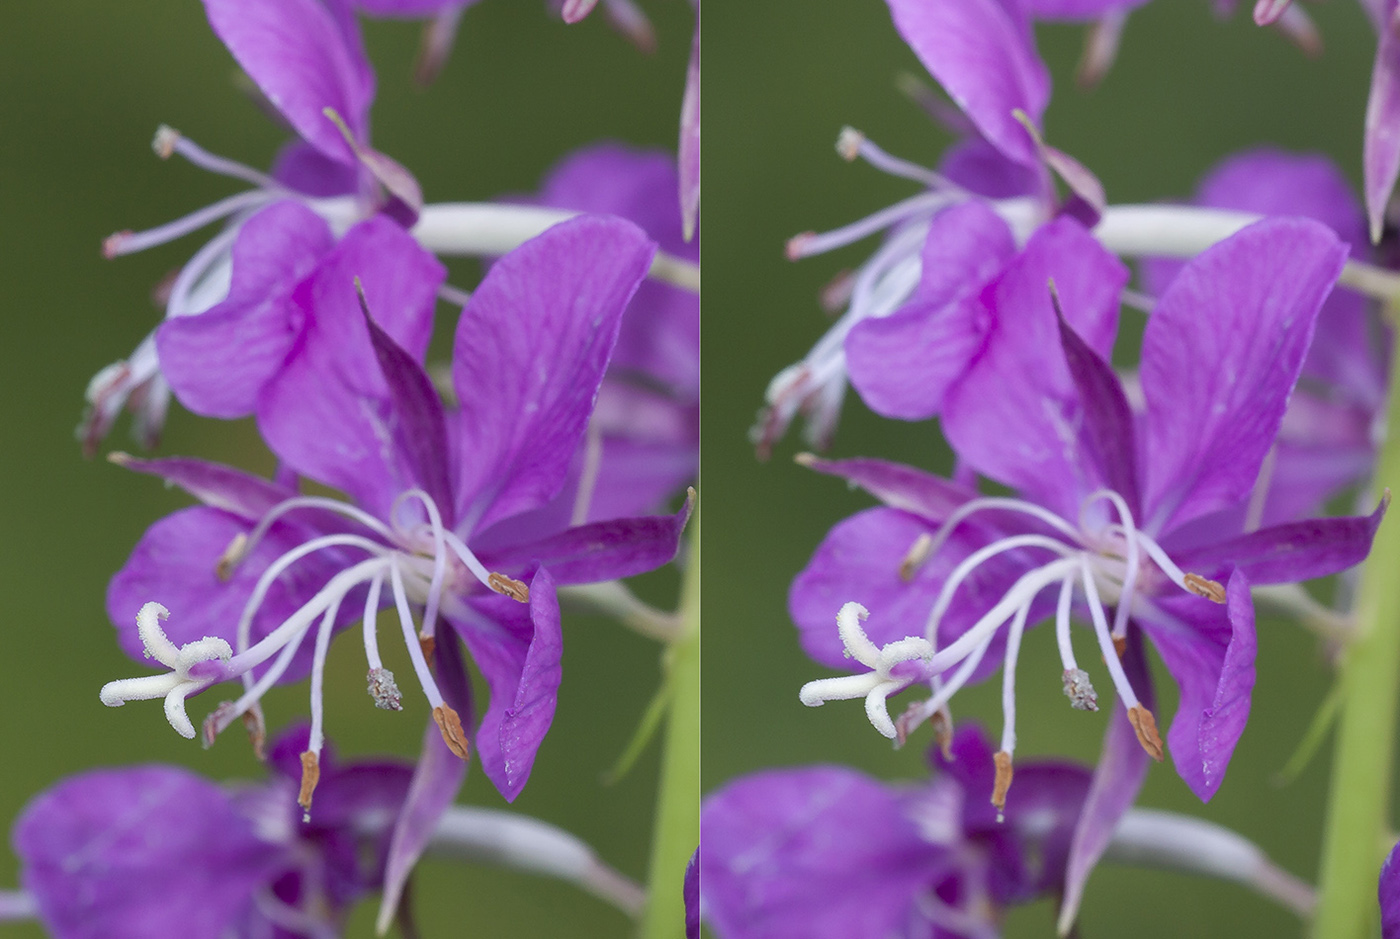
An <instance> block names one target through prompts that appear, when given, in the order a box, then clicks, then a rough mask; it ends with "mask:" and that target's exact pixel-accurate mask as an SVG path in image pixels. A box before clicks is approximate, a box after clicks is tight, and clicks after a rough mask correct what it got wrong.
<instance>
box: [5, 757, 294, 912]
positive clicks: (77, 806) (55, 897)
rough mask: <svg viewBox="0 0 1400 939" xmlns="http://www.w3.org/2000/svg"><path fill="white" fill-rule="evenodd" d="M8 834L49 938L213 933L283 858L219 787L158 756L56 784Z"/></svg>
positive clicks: (244, 905) (240, 908)
mask: <svg viewBox="0 0 1400 939" xmlns="http://www.w3.org/2000/svg"><path fill="white" fill-rule="evenodd" d="M14 843H15V851H16V853H18V854H19V856H20V858H21V859H22V860H23V862H24V870H23V872H22V874H21V883H22V884H23V885H24V887H25V889H26V890H28V891H29V893H30V894H31V895H32V896H33V897H34V900H35V902H36V903H37V905H38V908H39V915H40V917H41V919H42V920H43V922H44V924H45V925H46V926H47V927H48V928H49V929H50V930H52V932H53V935H54V936H55V937H57V939H145V937H148V936H175V935H178V936H188V937H190V939H219V937H221V936H224V935H227V933H228V930H229V929H230V927H232V926H233V925H234V924H235V923H236V922H237V921H238V919H239V918H240V916H242V915H243V914H244V912H245V910H247V909H248V907H249V905H250V904H251V902H252V898H253V893H254V891H255V890H256V889H257V888H258V887H259V885H260V884H262V883H263V882H264V881H265V880H266V879H267V878H268V877H269V876H271V875H272V873H273V872H274V871H275V869H276V867H277V866H278V865H279V864H281V863H284V859H283V858H282V857H281V854H282V850H281V849H280V848H278V847H277V846H275V845H272V844H269V843H267V842H265V841H263V840H261V839H259V838H258V837H257V836H256V834H255V832H254V831H253V826H252V823H251V822H250V821H249V820H248V819H246V818H245V817H243V816H242V815H241V814H240V813H239V812H238V811H237V809H236V808H235V807H234V805H233V804H232V803H231V802H230V800H229V798H228V796H226V795H225V794H224V792H223V790H221V789H220V788H219V787H218V786H216V785H215V784H213V783H211V782H208V781H206V780H204V779H201V778H200V777H198V776H195V775H194V774H193V773H190V772H188V771H186V770H183V769H176V768H174V767H166V766H137V767H129V768H125V769H117V770H99V771H96V772H91V773H86V774H83V775H81V776H75V777H73V778H70V779H68V780H66V781H64V782H62V783H60V784H59V785H57V786H55V787H54V788H53V789H50V790H48V791H47V792H45V793H43V794H42V795H40V796H38V797H37V798H36V799H35V800H34V801H33V802H31V803H30V804H29V805H28V806H27V807H26V808H25V810H24V812H23V813H22V814H21V815H20V817H19V819H18V821H17V822H16V823H15V835H14Z"/></svg>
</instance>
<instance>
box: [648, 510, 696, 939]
mask: <svg viewBox="0 0 1400 939" xmlns="http://www.w3.org/2000/svg"><path fill="white" fill-rule="evenodd" d="M681 616H682V625H681V629H680V633H679V634H678V635H677V637H676V640H675V642H673V643H672V644H671V646H670V647H669V648H668V649H667V650H666V669H667V671H668V673H669V674H668V676H667V680H668V681H669V682H671V683H672V696H671V714H670V719H669V724H668V725H667V728H666V744H665V747H666V748H665V750H664V752H663V753H662V757H661V760H662V762H661V792H660V795H659V797H658V799H657V805H656V827H655V829H654V831H653V834H652V842H651V870H650V872H649V875H648V877H647V908H646V914H645V916H644V918H643V920H642V931H641V935H642V936H643V937H644V939H670V937H681V936H684V935H685V901H684V899H683V897H682V895H681V884H682V881H683V879H684V877H685V866H686V864H688V863H689V862H690V857H691V855H692V854H694V853H695V848H696V846H697V845H698V844H699V843H700V514H699V512H696V514H695V515H694V516H693V517H692V518H691V520H690V563H689V566H688V567H687V569H686V573H685V583H684V584H683V585H682V587H681Z"/></svg>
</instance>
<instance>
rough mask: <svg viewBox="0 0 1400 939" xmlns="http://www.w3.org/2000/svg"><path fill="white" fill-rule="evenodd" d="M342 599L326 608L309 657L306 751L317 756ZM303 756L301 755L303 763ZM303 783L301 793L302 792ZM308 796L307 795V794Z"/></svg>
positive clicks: (324, 726) (323, 728) (308, 817)
mask: <svg viewBox="0 0 1400 939" xmlns="http://www.w3.org/2000/svg"><path fill="white" fill-rule="evenodd" d="M342 599H343V597H337V598H336V600H335V602H334V603H332V604H331V605H330V606H328V607H326V612H325V614H324V615H323V616H322V617H321V626H320V628H319V629H317V631H316V648H315V649H314V650H313V651H312V657H311V736H310V737H309V738H308V740H307V744H306V749H307V750H308V752H310V753H314V754H319V753H320V752H321V746H322V744H323V743H324V742H325V738H326V731H325V728H326V706H325V684H326V653H327V651H328V650H329V649H330V645H331V630H332V629H334V627H335V618H336V614H338V613H339V612H340V601H341V600H342ZM304 760H305V754H303V761H304ZM304 785H305V783H304V781H303V791H304ZM308 796H309V794H308ZM302 808H304V809H306V810H307V814H306V818H305V820H306V821H310V809H311V806H310V805H309V804H306V803H303V804H302Z"/></svg>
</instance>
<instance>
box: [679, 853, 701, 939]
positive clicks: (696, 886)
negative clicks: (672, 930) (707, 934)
mask: <svg viewBox="0 0 1400 939" xmlns="http://www.w3.org/2000/svg"><path fill="white" fill-rule="evenodd" d="M681 895H682V896H683V897H684V898H685V939H700V849H699V848H696V849H695V853H694V854H692V855H691V856H690V862H689V863H688V864H686V865H685V882H684V883H682V885H681Z"/></svg>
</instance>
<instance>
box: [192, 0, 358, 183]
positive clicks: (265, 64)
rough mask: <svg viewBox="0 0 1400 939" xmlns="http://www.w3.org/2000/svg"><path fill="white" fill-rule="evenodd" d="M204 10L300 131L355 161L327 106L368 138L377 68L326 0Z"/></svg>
mask: <svg viewBox="0 0 1400 939" xmlns="http://www.w3.org/2000/svg"><path fill="white" fill-rule="evenodd" d="M204 9H205V11H206V12H207V13H208V15H209V25H210V26H212V27H213V29H214V33H215V35H217V36H218V37H219V39H221V40H222V41H223V43H224V45H225V46H227V47H228V50H229V51H230V52H231V53H233V57H234V58H235V59H237V60H238V64H239V65H240V66H242V68H243V70H244V71H245V72H247V73H248V77H250V78H251V79H253V81H254V83H256V84H257V86H258V87H259V88H260V89H261V90H262V92H263V94H265V95H267V97H268V100H269V101H271V102H272V104H273V106H274V107H275V108H277V110H278V111H279V112H281V114H282V116H283V117H285V118H286V119H287V121H288V122H289V123H290V124H291V125H292V127H293V128H295V129H296V132H297V133H298V134H300V135H301V136H302V138H303V139H304V140H306V141H307V142H308V143H310V144H312V145H313V146H315V147H316V148H317V149H318V150H320V151H321V152H322V153H324V154H325V155H326V156H328V157H331V158H332V159H335V160H338V161H340V162H342V163H348V164H351V165H354V164H355V162H356V160H355V155H354V153H352V152H351V150H350V147H349V146H348V145H347V144H346V142H345V138H344V137H342V136H341V134H340V131H339V130H337V129H336V126H335V125H334V124H333V123H331V121H330V120H328V119H327V118H326V116H325V114H324V113H323V110H324V109H325V108H334V109H335V110H336V112H337V113H339V114H340V115H341V117H343V118H344V119H345V121H346V122H347V123H348V124H349V126H350V129H351V131H352V132H353V133H354V135H355V137H356V139H357V140H360V141H365V140H367V139H368V137H369V106H370V102H371V101H372V100H373V99H374V73H373V72H372V71H371V70H370V68H369V63H368V62H367V61H365V60H364V57H363V51H362V50H361V49H359V48H358V37H347V35H346V33H345V32H344V31H343V24H342V23H341V22H338V21H337V19H336V17H334V16H333V15H332V13H331V12H330V11H329V10H327V8H326V7H325V6H324V5H322V4H321V3H320V2H319V0H204ZM351 39H355V40H356V41H354V42H352V41H351Z"/></svg>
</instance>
